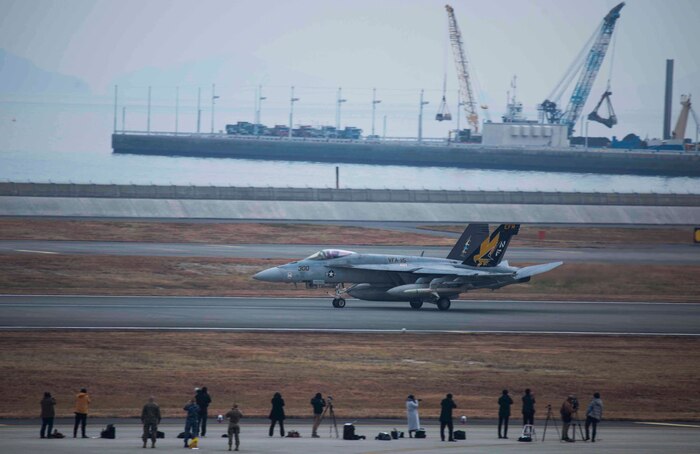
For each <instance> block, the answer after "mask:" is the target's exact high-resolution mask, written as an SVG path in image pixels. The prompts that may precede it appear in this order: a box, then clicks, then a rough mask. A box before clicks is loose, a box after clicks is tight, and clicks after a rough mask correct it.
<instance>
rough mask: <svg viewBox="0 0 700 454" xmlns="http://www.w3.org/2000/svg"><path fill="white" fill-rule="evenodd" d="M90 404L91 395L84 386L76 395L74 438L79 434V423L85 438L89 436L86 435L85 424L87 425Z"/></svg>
mask: <svg viewBox="0 0 700 454" xmlns="http://www.w3.org/2000/svg"><path fill="white" fill-rule="evenodd" d="M89 406H90V396H89V395H88V393H87V389H86V388H82V389H81V390H80V392H79V393H78V394H77V395H76V396H75V424H74V425H73V438H76V437H77V436H78V425H80V428H81V432H82V435H83V438H88V436H87V435H85V426H86V425H87V415H88V407H89Z"/></svg>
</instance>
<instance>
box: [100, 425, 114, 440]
mask: <svg viewBox="0 0 700 454" xmlns="http://www.w3.org/2000/svg"><path fill="white" fill-rule="evenodd" d="M100 438H109V439H110V440H114V439H115V438H117V429H115V427H114V424H107V427H106V428H105V430H103V431H102V432H100Z"/></svg>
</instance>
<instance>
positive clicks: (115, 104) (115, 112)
mask: <svg viewBox="0 0 700 454" xmlns="http://www.w3.org/2000/svg"><path fill="white" fill-rule="evenodd" d="M118 90H119V87H118V86H117V85H115V86H114V132H117V93H118Z"/></svg>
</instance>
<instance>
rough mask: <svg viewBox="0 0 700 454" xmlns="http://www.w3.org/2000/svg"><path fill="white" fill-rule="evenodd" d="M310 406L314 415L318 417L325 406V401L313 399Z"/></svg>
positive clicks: (321, 398) (317, 398)
mask: <svg viewBox="0 0 700 454" xmlns="http://www.w3.org/2000/svg"><path fill="white" fill-rule="evenodd" d="M311 405H313V407H314V414H315V415H320V414H321V413H323V407H325V406H326V401H325V400H324V399H323V397H314V398H312V399H311Z"/></svg>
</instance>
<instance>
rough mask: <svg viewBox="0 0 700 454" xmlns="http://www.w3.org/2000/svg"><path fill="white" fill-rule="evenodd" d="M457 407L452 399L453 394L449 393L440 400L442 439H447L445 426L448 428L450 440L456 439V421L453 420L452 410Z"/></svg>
mask: <svg viewBox="0 0 700 454" xmlns="http://www.w3.org/2000/svg"><path fill="white" fill-rule="evenodd" d="M455 408H457V404H455V402H454V400H452V394H448V395H447V396H445V398H444V399H442V402H440V439H442V441H445V427H447V430H448V435H449V437H448V441H455V439H454V422H453V420H452V410H453V409H455Z"/></svg>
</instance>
